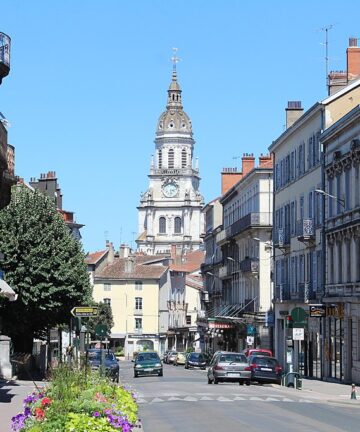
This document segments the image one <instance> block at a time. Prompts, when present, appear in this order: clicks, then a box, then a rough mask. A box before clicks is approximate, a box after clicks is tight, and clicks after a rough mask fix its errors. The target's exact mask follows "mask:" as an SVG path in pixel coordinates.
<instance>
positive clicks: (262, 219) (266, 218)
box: [226, 213, 272, 238]
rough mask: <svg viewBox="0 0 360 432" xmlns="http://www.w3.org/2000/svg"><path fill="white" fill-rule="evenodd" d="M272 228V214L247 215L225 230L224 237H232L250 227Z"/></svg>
mask: <svg viewBox="0 0 360 432" xmlns="http://www.w3.org/2000/svg"><path fill="white" fill-rule="evenodd" d="M259 226H264V227H266V226H272V213H249V214H247V215H246V216H244V217H242V218H241V219H239V220H237V221H236V222H234V223H233V224H231V225H230V226H229V227H228V228H226V237H227V238H229V237H233V236H236V235H237V234H240V233H241V232H243V231H245V230H247V229H248V228H251V227H259Z"/></svg>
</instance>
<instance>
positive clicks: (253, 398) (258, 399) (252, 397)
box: [250, 396, 264, 401]
mask: <svg viewBox="0 0 360 432" xmlns="http://www.w3.org/2000/svg"><path fill="white" fill-rule="evenodd" d="M250 400H254V401H264V399H262V398H259V397H257V396H251V397H250Z"/></svg>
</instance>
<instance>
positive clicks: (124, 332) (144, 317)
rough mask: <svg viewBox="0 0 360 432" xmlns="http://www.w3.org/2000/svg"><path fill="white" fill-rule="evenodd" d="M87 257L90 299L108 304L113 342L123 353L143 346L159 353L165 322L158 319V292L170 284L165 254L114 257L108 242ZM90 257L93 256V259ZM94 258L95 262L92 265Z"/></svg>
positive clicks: (128, 355)
mask: <svg viewBox="0 0 360 432" xmlns="http://www.w3.org/2000/svg"><path fill="white" fill-rule="evenodd" d="M96 254H97V255H95V254H91V255H89V256H88V259H87V263H88V266H89V269H90V270H91V274H92V275H91V278H92V280H93V298H94V300H95V301H96V302H104V303H107V304H109V305H110V306H111V309H112V312H113V318H114V326H113V328H112V329H111V334H110V338H111V340H112V344H113V345H121V346H124V351H125V356H127V357H129V358H131V357H132V355H133V353H134V352H136V351H139V350H143V349H151V350H155V351H159V352H162V351H163V349H164V346H165V339H164V336H163V339H164V340H163V342H162V337H161V334H164V335H165V334H166V331H167V328H165V326H166V322H165V321H164V320H162V319H161V318H160V315H161V313H160V311H161V310H162V305H161V299H162V298H163V297H164V296H162V295H161V292H162V291H164V292H165V293H167V292H168V291H169V286H170V273H169V257H162V256H158V255H157V256H156V257H154V256H148V255H139V254H129V255H128V256H121V255H120V256H116V255H115V254H114V251H113V248H112V245H111V244H109V247H108V249H107V250H106V251H103V253H102V252H98V253H96ZM93 258H94V259H93ZM94 261H97V263H98V267H97V264H96V263H95V264H94ZM162 326H163V327H164V328H162Z"/></svg>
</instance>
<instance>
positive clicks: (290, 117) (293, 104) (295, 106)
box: [285, 101, 304, 129]
mask: <svg viewBox="0 0 360 432" xmlns="http://www.w3.org/2000/svg"><path fill="white" fill-rule="evenodd" d="M285 112H286V129H288V128H289V127H290V126H292V125H293V124H294V123H295V122H296V120H298V119H299V118H300V117H301V116H302V114H303V112H304V108H302V107H301V101H288V104H287V108H285Z"/></svg>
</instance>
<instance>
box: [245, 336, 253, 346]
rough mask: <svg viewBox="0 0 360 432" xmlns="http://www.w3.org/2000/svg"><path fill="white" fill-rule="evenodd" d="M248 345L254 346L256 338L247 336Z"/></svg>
mask: <svg viewBox="0 0 360 432" xmlns="http://www.w3.org/2000/svg"><path fill="white" fill-rule="evenodd" d="M246 343H247V344H248V345H252V344H253V343H254V336H246Z"/></svg>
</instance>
